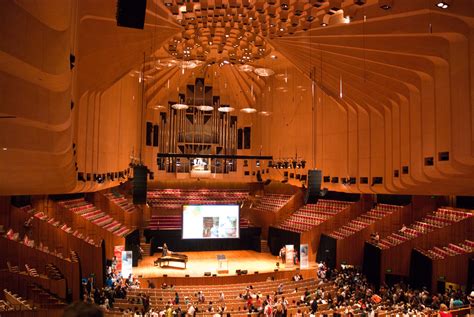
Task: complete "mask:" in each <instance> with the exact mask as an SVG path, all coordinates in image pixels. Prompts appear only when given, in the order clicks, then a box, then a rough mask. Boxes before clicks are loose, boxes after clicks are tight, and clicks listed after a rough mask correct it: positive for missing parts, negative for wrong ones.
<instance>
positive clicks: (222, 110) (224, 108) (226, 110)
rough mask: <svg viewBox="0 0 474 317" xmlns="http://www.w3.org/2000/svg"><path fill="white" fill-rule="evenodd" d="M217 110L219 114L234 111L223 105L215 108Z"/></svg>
mask: <svg viewBox="0 0 474 317" xmlns="http://www.w3.org/2000/svg"><path fill="white" fill-rule="evenodd" d="M217 110H219V112H232V111H234V110H235V109H234V108H232V107H231V106H226V105H223V106H221V107H219V108H217Z"/></svg>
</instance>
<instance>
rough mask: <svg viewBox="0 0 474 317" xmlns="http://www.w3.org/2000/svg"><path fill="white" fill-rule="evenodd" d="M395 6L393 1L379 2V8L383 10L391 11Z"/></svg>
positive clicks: (384, 0) (383, 0) (381, 0)
mask: <svg viewBox="0 0 474 317" xmlns="http://www.w3.org/2000/svg"><path fill="white" fill-rule="evenodd" d="M392 5H393V0H379V7H380V9H383V10H390V9H391V8H392Z"/></svg>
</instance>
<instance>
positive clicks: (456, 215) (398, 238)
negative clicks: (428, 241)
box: [376, 208, 473, 249]
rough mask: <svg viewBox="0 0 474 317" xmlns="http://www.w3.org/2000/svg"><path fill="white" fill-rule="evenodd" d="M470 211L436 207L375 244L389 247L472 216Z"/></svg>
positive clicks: (382, 247) (384, 247)
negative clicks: (421, 217)
mask: <svg viewBox="0 0 474 317" xmlns="http://www.w3.org/2000/svg"><path fill="white" fill-rule="evenodd" d="M472 216H473V214H472V213H471V212H465V211H462V210H455V209H448V208H438V209H437V210H436V211H434V212H432V213H430V214H428V215H426V216H425V217H424V218H423V219H422V220H420V221H416V222H414V223H413V224H411V225H410V226H409V227H407V228H401V229H400V230H399V231H398V232H394V233H392V234H390V235H388V236H387V237H385V238H383V239H381V240H380V241H379V242H378V243H376V245H377V246H378V247H379V248H381V249H389V248H391V247H394V246H397V245H399V244H401V243H403V242H405V241H408V240H411V239H414V238H416V237H418V236H421V235H424V234H426V233H428V232H431V231H434V230H437V229H441V228H444V227H447V226H449V225H450V224H452V223H455V222H459V221H461V220H464V219H467V218H469V217H472Z"/></svg>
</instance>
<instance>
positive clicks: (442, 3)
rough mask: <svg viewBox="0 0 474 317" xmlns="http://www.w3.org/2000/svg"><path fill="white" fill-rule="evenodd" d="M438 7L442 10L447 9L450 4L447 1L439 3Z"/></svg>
mask: <svg viewBox="0 0 474 317" xmlns="http://www.w3.org/2000/svg"><path fill="white" fill-rule="evenodd" d="M436 6H437V7H438V8H440V9H447V8H449V3H448V2H446V1H439V2H438V3H437V4H436Z"/></svg>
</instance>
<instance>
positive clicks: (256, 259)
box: [133, 250, 316, 279]
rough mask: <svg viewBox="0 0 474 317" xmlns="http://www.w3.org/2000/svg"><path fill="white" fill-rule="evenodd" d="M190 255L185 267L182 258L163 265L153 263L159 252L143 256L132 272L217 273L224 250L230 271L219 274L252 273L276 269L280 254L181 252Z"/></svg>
mask: <svg viewBox="0 0 474 317" xmlns="http://www.w3.org/2000/svg"><path fill="white" fill-rule="evenodd" d="M180 253H181V254H186V255H187V256H188V263H187V265H186V269H184V264H183V263H179V262H172V265H173V267H166V268H160V267H159V266H154V264H153V261H154V260H156V258H158V254H155V255H154V256H145V257H143V260H141V261H139V264H138V267H134V268H133V274H134V275H135V276H140V275H141V277H142V278H143V279H146V278H153V277H161V276H163V274H167V275H168V276H169V277H185V276H186V275H189V276H190V277H201V276H203V275H204V272H211V274H217V255H219V254H223V255H225V256H226V258H227V263H228V270H229V273H228V274H218V275H219V276H232V275H236V272H235V271H236V270H239V269H240V270H247V271H248V273H249V274H253V273H254V272H255V271H258V272H259V273H269V272H273V271H274V269H275V268H276V262H277V261H278V260H277V257H276V256H273V255H271V254H270V253H259V252H255V251H249V250H238V251H202V252H180ZM297 267H298V266H293V267H291V268H287V267H285V265H282V264H280V267H279V269H280V271H293V270H295V268H297ZM314 268H316V264H315V263H314V264H311V265H310V268H309V269H314Z"/></svg>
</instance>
